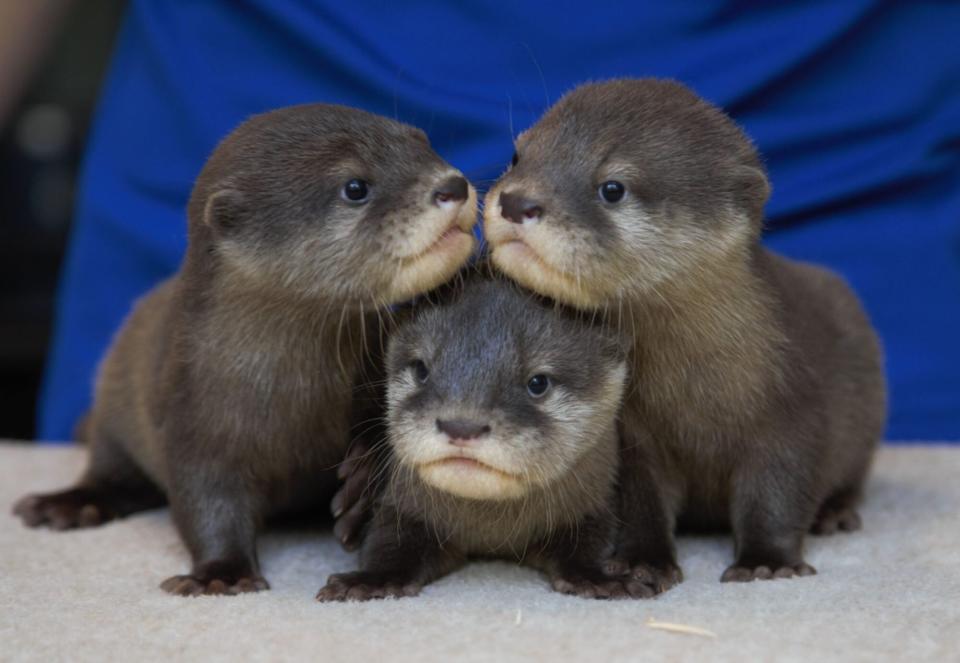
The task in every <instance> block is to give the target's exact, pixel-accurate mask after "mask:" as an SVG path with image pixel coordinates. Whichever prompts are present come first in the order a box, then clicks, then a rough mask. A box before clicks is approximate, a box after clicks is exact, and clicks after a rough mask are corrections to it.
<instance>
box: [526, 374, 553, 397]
mask: <svg viewBox="0 0 960 663" xmlns="http://www.w3.org/2000/svg"><path fill="white" fill-rule="evenodd" d="M549 388H550V378H548V377H547V376H546V375H534V376H533V377H532V378H530V380H529V381H528V382H527V393H528V394H530V395H531V396H533V397H534V398H540V397H541V396H543V395H544V394H545V393H547V389H549Z"/></svg>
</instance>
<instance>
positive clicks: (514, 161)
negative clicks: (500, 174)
mask: <svg viewBox="0 0 960 663" xmlns="http://www.w3.org/2000/svg"><path fill="white" fill-rule="evenodd" d="M518 163H520V155H519V154H517V153H516V152H514V153H513V158H512V159H510V167H511V168H513V167H514V166H516V165H517V164H518Z"/></svg>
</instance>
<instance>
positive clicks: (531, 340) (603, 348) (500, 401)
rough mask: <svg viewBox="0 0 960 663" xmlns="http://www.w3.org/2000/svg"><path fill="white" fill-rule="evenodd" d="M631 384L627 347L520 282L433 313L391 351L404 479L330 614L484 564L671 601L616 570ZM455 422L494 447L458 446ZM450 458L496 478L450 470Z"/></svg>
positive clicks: (378, 516) (385, 498)
mask: <svg viewBox="0 0 960 663" xmlns="http://www.w3.org/2000/svg"><path fill="white" fill-rule="evenodd" d="M419 362H423V368H422V370H424V371H427V369H426V368H425V367H427V366H428V367H429V372H428V373H426V376H425V377H422V379H421V378H418V377H417V370H418V369H417V368H416V366H417V364H418V363H419ZM538 374H541V375H548V376H549V380H550V387H549V389H548V390H547V391H546V393H545V394H544V395H542V396H539V397H535V396H531V395H530V394H529V393H528V392H527V391H526V385H527V383H528V381H529V380H530V378H531V376H533V375H538ZM625 379H626V372H625V357H624V355H623V351H622V348H620V347H619V343H617V342H615V341H614V339H613V338H611V337H610V336H609V335H606V334H604V333H603V332H602V331H601V330H600V329H597V328H596V327H593V326H591V325H590V324H589V322H588V321H585V320H583V319H578V318H577V317H576V316H573V315H571V314H570V313H569V312H564V311H562V310H554V307H553V305H552V304H549V303H546V302H543V301H540V300H539V299H538V298H536V297H534V296H532V295H530V294H529V293H522V292H520V291H519V289H518V288H516V287H515V286H513V285H511V284H508V283H506V282H498V281H496V280H495V281H493V282H478V281H477V280H471V281H468V283H467V286H466V289H465V291H463V292H462V293H460V292H457V293H455V295H453V296H452V299H450V300H448V301H446V302H445V303H444V304H442V305H441V306H439V307H436V308H425V309H423V310H421V311H420V312H419V313H418V314H417V315H416V316H415V318H414V320H413V321H412V322H410V323H408V324H405V325H403V326H402V327H401V328H400V329H399V330H398V331H397V332H396V334H395V335H394V336H393V337H392V338H391V341H390V350H389V359H388V389H387V391H388V403H389V405H388V415H387V419H388V422H389V425H388V439H389V442H390V445H389V446H390V458H389V459H387V461H386V462H387V465H386V469H385V470H382V471H381V473H384V472H385V473H386V474H387V475H388V478H387V479H386V486H385V488H384V491H383V493H382V494H381V495H380V498H379V501H378V503H377V504H376V507H375V509H374V513H373V518H372V522H371V523H370V526H369V530H368V532H367V535H366V537H365V539H364V541H363V546H362V548H361V552H360V570H359V571H357V572H354V573H346V574H337V575H334V576H332V577H331V578H330V580H329V581H328V583H327V585H326V586H325V587H324V588H323V589H321V591H320V593H319V595H318V598H319V599H321V600H326V601H329V600H344V599H360V600H362V599H370V598H382V597H384V596H410V595H413V594H416V593H418V592H419V590H420V588H421V587H422V586H423V585H425V584H427V583H429V582H431V581H433V580H435V579H436V578H439V577H440V576H442V575H444V574H446V573H449V572H450V571H452V570H454V569H455V568H457V567H459V566H461V565H462V564H463V563H464V562H465V561H466V560H467V558H468V557H471V556H483V557H498V558H506V559H510V560H515V561H517V562H522V563H526V564H530V565H533V566H535V567H537V568H540V569H542V570H543V571H544V572H545V573H546V574H547V575H548V577H549V578H550V580H551V584H552V586H553V587H554V589H556V590H558V591H562V592H565V593H570V594H577V595H581V596H589V597H602V598H610V597H626V596H651V595H653V594H654V593H655V592H656V591H659V590H660V589H662V587H660V586H659V585H658V582H657V579H637V578H634V579H612V578H608V577H606V576H605V574H604V572H603V568H602V567H603V562H604V560H605V559H606V558H607V557H608V556H609V555H610V554H611V553H612V551H613V545H614V542H615V534H616V523H617V519H616V513H615V512H616V508H617V505H616V495H615V492H614V488H615V481H616V475H617V466H618V459H617V454H618V448H619V447H618V436H617V430H616V412H617V410H618V409H619V405H620V399H621V395H622V393H623V387H624V384H625ZM446 421H456V422H459V426H460V427H461V428H460V429H468V430H484V431H485V432H483V433H481V434H480V435H479V437H477V438H471V439H470V441H469V443H467V442H464V441H460V442H458V441H457V439H456V438H455V437H452V436H451V434H449V433H448V432H445V431H446V430H447V428H445V425H446V424H444V423H443V422H446ZM484 426H485V428H482V427H484ZM450 458H460V459H462V458H469V459H472V460H473V461H475V462H480V463H482V464H484V465H485V466H486V467H487V468H496V471H491V470H490V469H469V470H467V469H463V468H461V467H458V466H455V468H454V469H449V468H443V469H441V470H436V469H435V466H436V465H437V464H438V463H439V464H443V463H444V462H446V461H448V460H449V459H450ZM502 473H506V474H507V475H508V476H507V477H505V476H504V475H503V474H502Z"/></svg>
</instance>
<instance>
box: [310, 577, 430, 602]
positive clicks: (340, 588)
mask: <svg viewBox="0 0 960 663" xmlns="http://www.w3.org/2000/svg"><path fill="white" fill-rule="evenodd" d="M421 589H423V585H422V584H420V583H418V582H413V581H411V580H410V578H409V577H408V576H406V575H402V574H398V573H376V572H372V571H355V572H353V573H335V574H334V575H332V576H330V577H329V578H327V584H326V585H324V586H323V587H322V588H321V589H320V591H319V592H317V600H318V601H323V602H327V601H369V600H371V599H385V598H398V599H399V598H403V597H405V596H416V595H417V594H419V593H420V590H421Z"/></svg>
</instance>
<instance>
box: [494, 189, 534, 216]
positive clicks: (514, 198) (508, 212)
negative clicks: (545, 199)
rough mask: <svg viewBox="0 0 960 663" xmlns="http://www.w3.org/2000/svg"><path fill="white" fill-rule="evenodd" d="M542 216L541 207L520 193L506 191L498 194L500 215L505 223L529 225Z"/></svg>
mask: <svg viewBox="0 0 960 663" xmlns="http://www.w3.org/2000/svg"><path fill="white" fill-rule="evenodd" d="M542 214H543V206H542V205H540V203H538V202H536V201H533V200H530V199H529V198H526V197H525V196H524V195H523V194H521V193H512V192H509V191H508V192H504V193H502V194H500V215H501V216H503V218H505V219H506V220H507V221H512V222H513V223H529V222H533V221H537V220H539V219H540V216H541V215H542Z"/></svg>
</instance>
